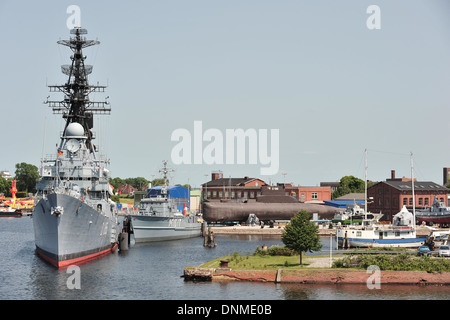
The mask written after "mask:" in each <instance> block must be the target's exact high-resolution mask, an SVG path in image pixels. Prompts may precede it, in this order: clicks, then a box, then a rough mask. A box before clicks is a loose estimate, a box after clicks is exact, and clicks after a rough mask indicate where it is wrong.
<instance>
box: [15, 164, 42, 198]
mask: <svg viewBox="0 0 450 320" xmlns="http://www.w3.org/2000/svg"><path fill="white" fill-rule="evenodd" d="M15 175H16V177H15V179H16V180H17V182H16V184H17V190H18V191H26V192H33V193H34V192H36V180H38V179H39V171H38V168H37V167H36V166H35V165H32V164H28V163H25V162H22V163H17V164H16V172H15Z"/></svg>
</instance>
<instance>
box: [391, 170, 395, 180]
mask: <svg viewBox="0 0 450 320" xmlns="http://www.w3.org/2000/svg"><path fill="white" fill-rule="evenodd" d="M391 179H392V180H395V170H391Z"/></svg>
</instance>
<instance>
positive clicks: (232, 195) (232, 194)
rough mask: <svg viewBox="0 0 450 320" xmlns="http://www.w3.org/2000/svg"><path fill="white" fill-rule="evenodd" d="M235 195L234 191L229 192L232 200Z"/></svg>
mask: <svg viewBox="0 0 450 320" xmlns="http://www.w3.org/2000/svg"><path fill="white" fill-rule="evenodd" d="M234 196H235V193H234V191H231V198H232V199H234Z"/></svg>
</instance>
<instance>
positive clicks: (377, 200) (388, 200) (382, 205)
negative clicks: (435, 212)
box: [367, 170, 448, 221]
mask: <svg viewBox="0 0 450 320" xmlns="http://www.w3.org/2000/svg"><path fill="white" fill-rule="evenodd" d="M447 194H448V189H447V188H446V187H444V186H441V185H439V184H437V183H434V182H431V181H416V179H414V197H415V207H416V210H422V209H423V208H425V207H429V206H431V205H432V204H433V200H434V197H437V198H438V200H439V201H441V202H444V203H445V205H446V206H447V205H448V196H447ZM367 197H368V199H370V200H369V201H368V206H367V208H368V210H369V211H370V212H374V213H377V212H381V213H383V214H384V216H383V217H382V218H381V220H385V221H392V217H393V216H394V215H395V214H397V213H398V212H399V211H400V210H401V208H402V207H403V205H405V206H406V208H407V209H408V210H409V211H412V208H413V202H412V201H413V199H412V183H411V179H408V178H396V177H395V170H392V171H391V178H390V179H386V181H381V182H377V183H375V184H374V185H372V186H371V187H369V188H368V189H367Z"/></svg>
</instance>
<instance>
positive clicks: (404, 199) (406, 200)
mask: <svg viewBox="0 0 450 320" xmlns="http://www.w3.org/2000/svg"><path fill="white" fill-rule="evenodd" d="M407 204H408V199H407V198H403V205H404V206H406V205H407Z"/></svg>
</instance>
